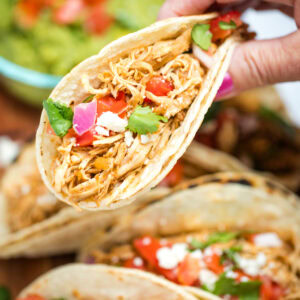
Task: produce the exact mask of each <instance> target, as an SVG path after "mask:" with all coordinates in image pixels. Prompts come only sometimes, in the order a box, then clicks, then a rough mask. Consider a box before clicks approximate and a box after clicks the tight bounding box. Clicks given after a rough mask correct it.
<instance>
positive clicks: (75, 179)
mask: <svg viewBox="0 0 300 300" xmlns="http://www.w3.org/2000/svg"><path fill="white" fill-rule="evenodd" d="M215 17H216V14H208V15H202V16H190V17H181V18H172V19H168V20H164V21H160V22H157V23H155V24H153V25H152V26H150V27H147V28H145V29H143V30H140V31H138V32H136V33H133V34H129V35H127V36H125V37H122V38H120V39H118V40H116V41H114V42H113V43H111V44H109V45H107V46H106V47H105V48H103V49H102V50H101V51H100V52H99V54H98V55H95V56H93V57H90V58H88V59H87V60H85V61H83V62H82V63H81V64H79V65H78V66H77V67H75V68H74V69H73V70H72V71H71V72H70V73H69V74H68V75H66V76H65V77H64V78H63V79H62V81H61V82H60V83H59V84H58V85H57V87H56V88H55V89H54V90H53V92H52V93H51V95H50V98H51V99H53V100H54V101H56V102H59V103H60V104H65V105H67V106H68V107H73V106H74V105H75V106H76V105H78V104H79V103H82V102H83V101H85V99H86V97H88V96H92V97H93V94H96V97H98V96H101V97H103V96H107V94H109V93H110V94H111V95H113V96H114V97H117V95H119V94H117V92H120V91H121V92H124V93H125V94H126V97H127V98H128V97H129V98H130V102H128V103H129V106H128V109H129V110H130V109H132V110H133V109H136V108H137V107H138V106H137V105H140V104H141V103H143V101H144V100H143V99H145V98H143V97H147V98H149V97H150V99H151V100H150V101H153V102H155V104H157V106H156V107H155V108H153V109H152V112H154V113H155V114H156V117H155V118H160V119H161V120H162V122H161V123H160V125H159V129H158V130H157V131H156V132H155V133H154V134H144V136H143V134H141V135H140V134H134V135H133V142H132V141H128V140H127V141H126V136H125V133H126V132H124V131H122V129H120V128H119V127H122V126H121V125H122V124H123V123H124V120H123V121H122V122H121V123H122V124H120V122H119V121H118V122H119V123H118V124H116V123H114V124H112V123H109V126H111V127H113V128H116V129H114V130H113V131H115V132H116V134H115V135H113V136H110V137H106V138H105V137H104V138H103V137H101V136H100V137H99V138H97V140H96V141H94V142H93V147H77V148H76V147H75V146H76V141H75V140H74V139H73V138H72V137H71V138H70V137H68V136H65V137H64V138H63V139H62V138H59V137H58V136H54V135H51V134H49V120H48V117H47V114H46V111H45V110H44V111H43V113H42V116H41V121H40V126H39V129H38V131H37V139H36V146H37V147H36V149H37V160H38V166H39V170H40V172H41V175H42V178H43V180H44V182H45V184H46V186H47V187H48V188H49V190H50V191H51V192H53V193H54V194H55V196H56V197H57V198H58V199H59V200H62V201H64V202H66V203H67V204H70V205H73V206H76V207H80V208H82V209H87V210H104V209H115V208H118V207H120V206H124V205H126V204H129V203H131V202H132V201H134V199H135V197H136V196H137V195H138V194H139V193H142V192H145V191H148V190H149V189H150V188H151V187H154V186H155V185H157V184H158V183H159V182H160V181H161V180H162V179H163V178H164V177H165V176H166V175H167V174H168V173H169V172H170V170H171V169H172V167H173V166H174V165H175V163H176V161H177V160H178V159H179V158H180V157H181V156H182V155H183V153H184V152H185V150H186V149H187V147H188V145H189V144H190V143H191V141H192V139H193V137H194V135H195V133H196V131H197V130H198V128H199V126H200V125H201V123H202V120H203V118H204V115H205V113H206V111H207V110H208V108H209V106H210V105H211V103H212V102H213V99H214V97H215V95H216V93H217V91H218V88H219V87H220V85H221V83H222V80H223V77H224V76H225V73H226V70H227V68H228V65H229V62H230V58H231V55H232V52H233V49H234V47H235V45H236V44H237V43H238V42H239V41H240V40H241V37H240V31H239V30H237V31H236V32H235V33H234V34H232V35H231V36H230V37H229V38H227V39H225V41H222V42H221V44H220V45H217V49H216V52H215V53H214V59H213V65H212V66H211V67H209V68H207V67H205V66H203V65H202V64H200V63H199V61H198V60H196V59H195V58H194V57H193V55H191V54H190V53H188V51H189V50H190V49H191V46H192V42H191V30H192V28H193V26H194V25H195V24H206V23H208V22H209V21H210V20H212V19H213V18H215ZM149 53H150V54H149ZM174 70H176V71H174ZM151 74H152V75H151ZM153 74H154V75H155V74H156V75H155V76H157V74H165V76H166V77H168V78H169V77H170V78H171V77H172V78H173V79H174V82H173V85H174V86H173V87H175V88H174V90H172V92H170V93H169V94H170V95H172V97H171V96H170V97H169V96H168V97H159V96H155V95H154V94H152V93H150V92H147V91H146V92H145V88H144V85H145V83H142V80H143V78H149V76H150V77H151V76H153ZM135 78H140V79H135ZM173 79H172V80H173ZM141 91H142V92H141ZM142 94H143V95H144V94H145V95H144V96H141V95H142ZM87 101H88V100H87ZM132 110H131V111H129V112H127V113H128V114H129V113H132ZM134 112H136V110H134ZM144 112H145V111H143V113H144ZM150 113H151V112H150ZM132 115H133V113H132V114H131V115H130V116H132ZM107 116H108V115H107ZM151 116H152V117H153V115H151ZM107 118H108V117H107ZM114 118H115V119H118V118H117V117H116V116H115V117H114ZM99 119H100V118H98V119H97V120H98V121H97V124H98V122H99V124H100V125H101V126H104V127H107V126H108V125H103V124H106V123H107V122H108V121H107V119H105V120H104V117H103V119H101V120H99ZM118 120H119V119H118ZM100 121H101V122H100ZM116 122H117V120H116ZM164 122H165V123H164ZM100 125H99V126H100ZM123 125H124V124H123ZM101 126H100V127H99V128H97V132H100V131H101V134H102V135H105V134H106V135H107V134H108V132H107V128H104V127H101ZM118 126H119V127H118ZM76 128H77V127H76ZM108 128H110V127H108ZM119 132H120V133H119ZM127 132H129V131H127ZM99 134H100V133H99ZM101 134H100V135H101ZM129 134H131V135H132V132H129ZM130 139H131V138H130ZM127 143H128V144H131V145H130V146H128V145H127ZM78 148H81V149H78ZM73 155H74V156H75V157H74V156H73ZM78 157H79V158H80V159H78ZM82 157H83V158H82ZM99 157H100V158H101V159H100V161H101V165H100V166H99V164H97V166H98V167H97V166H96V164H95V162H96V158H99ZM73 158H74V159H73ZM103 160H104V162H103ZM97 162H98V161H97ZM95 166H96V167H95Z"/></svg>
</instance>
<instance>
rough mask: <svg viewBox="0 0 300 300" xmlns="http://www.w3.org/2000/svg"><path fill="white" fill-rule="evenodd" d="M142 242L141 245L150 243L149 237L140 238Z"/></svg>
mask: <svg viewBox="0 0 300 300" xmlns="http://www.w3.org/2000/svg"><path fill="white" fill-rule="evenodd" d="M142 243H143V245H145V246H147V245H150V243H151V240H150V238H149V237H144V238H143V240H142Z"/></svg>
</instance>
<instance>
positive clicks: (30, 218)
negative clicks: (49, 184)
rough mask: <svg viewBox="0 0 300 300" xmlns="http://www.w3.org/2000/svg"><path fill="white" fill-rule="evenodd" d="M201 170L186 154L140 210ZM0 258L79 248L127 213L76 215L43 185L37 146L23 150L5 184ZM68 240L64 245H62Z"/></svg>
mask: <svg viewBox="0 0 300 300" xmlns="http://www.w3.org/2000/svg"><path fill="white" fill-rule="evenodd" d="M197 167H198V166H197V165H195V164H193V163H186V161H185V158H184V156H183V157H182V159H181V160H180V161H177V163H176V165H175V166H174V167H173V169H172V170H171V172H170V173H169V174H168V175H167V176H166V177H165V178H164V179H163V180H162V182H161V183H160V184H159V185H158V187H156V188H155V189H153V190H151V191H149V192H148V193H147V195H144V196H143V198H142V199H140V200H139V201H137V202H136V205H137V206H136V207H130V208H126V209H125V210H126V214H129V215H130V210H132V209H133V210H134V209H136V208H137V207H140V206H143V205H146V204H147V203H149V202H153V201H157V200H159V199H160V198H161V197H163V196H164V195H166V194H167V193H168V192H169V189H170V187H173V186H175V185H177V184H179V183H180V182H183V181H185V180H187V179H189V178H195V176H196V175H197V174H198V171H197V169H198V168H197ZM1 193H2V195H1V199H0V205H1V209H0V213H1V216H0V257H11V256H24V255H25V256H41V255H49V254H59V253H64V252H72V251H74V250H76V249H77V248H78V247H79V246H80V244H81V243H82V240H83V239H84V237H85V236H86V235H88V234H91V233H92V232H93V231H94V230H96V229H101V230H103V231H104V232H105V229H106V228H107V227H108V226H110V225H111V224H112V223H113V222H114V215H116V214H117V213H124V210H123V211H122V210H121V211H119V212H117V211H115V212H114V213H109V212H108V213H102V212H99V213H98V212H95V213H93V212H78V211H76V210H75V209H73V208H72V207H69V206H68V205H66V204H64V203H63V202H61V201H58V200H57V198H56V197H55V196H54V195H53V194H51V193H50V192H49V191H48V190H47V188H46V186H45V185H44V183H43V181H42V179H41V176H40V174H39V172H38V168H37V164H36V159H35V146H34V144H33V143H32V144H28V145H26V146H25V147H24V149H22V151H21V154H20V156H19V158H18V159H17V161H16V162H15V163H14V164H12V165H11V166H9V167H8V169H7V170H6V172H5V174H4V177H3V179H2V182H1ZM62 241H64V242H62Z"/></svg>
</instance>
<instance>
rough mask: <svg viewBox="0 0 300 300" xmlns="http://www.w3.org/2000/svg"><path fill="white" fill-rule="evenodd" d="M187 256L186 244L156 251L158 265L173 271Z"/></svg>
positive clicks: (178, 244)
mask: <svg viewBox="0 0 300 300" xmlns="http://www.w3.org/2000/svg"><path fill="white" fill-rule="evenodd" d="M186 254H187V244H184V243H177V244H174V245H173V246H172V247H171V248H169V247H162V248H160V249H158V250H157V252H156V257H157V259H158V265H159V266H160V267H161V268H164V269H173V268H175V267H177V265H178V264H179V263H180V262H181V261H182V260H183V259H184V257H185V256H186Z"/></svg>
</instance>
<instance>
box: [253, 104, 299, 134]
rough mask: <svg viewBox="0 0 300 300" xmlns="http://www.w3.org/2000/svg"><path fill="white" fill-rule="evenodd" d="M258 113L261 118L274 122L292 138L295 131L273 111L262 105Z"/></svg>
mask: <svg viewBox="0 0 300 300" xmlns="http://www.w3.org/2000/svg"><path fill="white" fill-rule="evenodd" d="M258 112H259V114H260V116H261V117H262V118H264V119H267V120H269V121H271V122H274V123H275V124H277V125H278V126H279V127H281V128H282V129H283V130H284V131H285V132H286V133H287V134H288V135H290V136H293V135H294V134H295V129H294V128H293V127H292V126H291V125H290V124H289V123H288V122H287V121H286V120H284V119H283V118H282V116H280V115H279V114H278V113H277V112H275V111H274V110H272V109H270V108H268V107H266V106H263V105H262V106H261V107H260V108H259V111H258Z"/></svg>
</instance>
